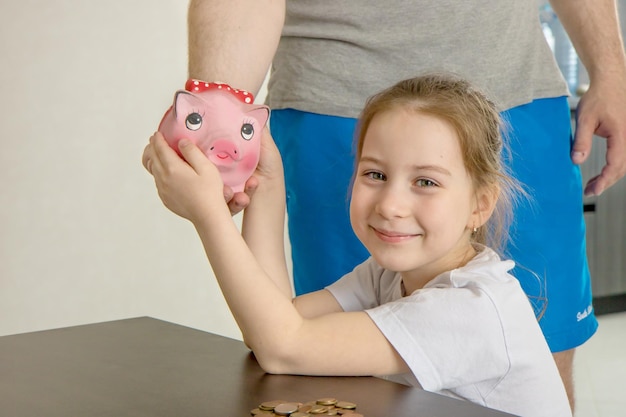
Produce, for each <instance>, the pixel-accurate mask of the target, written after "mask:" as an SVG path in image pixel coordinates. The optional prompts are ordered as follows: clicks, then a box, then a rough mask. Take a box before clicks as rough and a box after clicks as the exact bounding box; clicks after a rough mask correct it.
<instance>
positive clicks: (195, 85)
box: [185, 78, 254, 104]
mask: <svg viewBox="0 0 626 417" xmlns="http://www.w3.org/2000/svg"><path fill="white" fill-rule="evenodd" d="M185 90H187V91H190V92H192V93H201V92H203V91H209V90H224V91H228V92H229V93H231V94H232V95H234V96H235V97H237V98H238V99H239V100H240V101H242V102H243V103H246V104H250V103H252V102H254V96H253V95H252V93H250V92H248V91H246V90H238V89H236V88H232V87H231V86H230V85H228V84H224V83H208V82H206V81H200V80H194V79H193V78H192V79H189V80H187V82H186V83H185Z"/></svg>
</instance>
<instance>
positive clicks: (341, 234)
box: [270, 109, 369, 295]
mask: <svg viewBox="0 0 626 417" xmlns="http://www.w3.org/2000/svg"><path fill="white" fill-rule="evenodd" d="M355 125H356V120H354V119H349V118H343V117H333V116H324V115H319V114H313V113H307V112H301V111H296V110H291V109H287V110H275V111H273V112H272V117H271V119H270V128H271V131H272V136H273V137H274V140H275V141H276V145H277V146H278V149H279V150H280V153H281V156H282V158H283V164H284V167H285V186H286V189H287V220H288V228H289V240H290V243H291V254H292V256H291V257H292V260H293V278H294V286H295V290H296V294H298V295H300V294H304V293H308V292H311V291H316V290H319V289H321V288H324V287H325V286H327V285H329V284H331V283H333V282H335V281H336V280H338V279H339V278H341V277H342V276H343V275H344V274H346V273H348V272H350V271H351V270H352V269H353V268H354V267H355V266H356V265H358V264H360V263H361V262H363V261H364V260H365V259H367V257H368V256H369V255H368V253H367V251H366V249H365V248H364V247H363V245H362V244H361V242H359V240H358V239H357V237H356V236H355V235H354V232H353V231H352V227H351V225H350V218H349V188H350V181H351V178H352V172H353V163H354V151H353V137H354V128H355Z"/></svg>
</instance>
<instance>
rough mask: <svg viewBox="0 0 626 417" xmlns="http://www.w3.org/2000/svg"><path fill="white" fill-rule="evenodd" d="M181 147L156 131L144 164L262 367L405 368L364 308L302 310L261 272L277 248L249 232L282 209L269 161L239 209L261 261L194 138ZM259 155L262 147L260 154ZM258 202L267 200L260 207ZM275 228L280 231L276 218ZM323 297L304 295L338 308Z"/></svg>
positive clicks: (322, 370) (336, 371) (298, 370)
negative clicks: (199, 246) (189, 229)
mask: <svg viewBox="0 0 626 417" xmlns="http://www.w3.org/2000/svg"><path fill="white" fill-rule="evenodd" d="M266 140H267V137H266ZM270 140H271V139H270ZM180 148H181V149H180V150H181V153H182V154H183V156H184V157H185V159H186V160H187V162H188V163H185V162H184V161H182V160H181V159H180V158H179V157H178V155H177V154H176V152H174V151H173V150H172V149H171V148H169V146H168V145H167V143H166V142H165V140H164V139H163V137H162V136H161V135H160V134H158V133H157V134H155V135H154V136H153V137H152V138H151V143H150V145H148V147H147V148H146V151H145V153H144V165H145V166H146V167H147V168H148V170H149V171H150V172H151V173H152V174H153V175H154V177H155V182H156V185H157V188H158V190H159V195H160V197H161V199H162V200H163V203H164V204H165V205H166V206H167V207H168V208H169V209H170V210H172V211H173V212H175V213H176V214H178V215H180V216H183V217H185V218H187V219H189V220H190V221H191V222H192V223H193V224H194V226H195V228H196V230H197V231H198V234H199V236H200V239H201V240H202V243H203V245H204V248H205V251H206V254H207V257H208V259H209V262H210V263H211V266H212V267H213V271H214V272H215V276H216V278H217V281H218V283H219V285H220V288H221V290H222V292H223V294H224V298H225V299H226V301H227V303H228V306H229V308H230V310H231V312H232V313H233V316H234V318H235V320H236V321H237V324H238V325H239V328H240V329H241V331H242V334H243V336H244V338H245V340H246V343H247V344H248V345H249V346H250V347H251V348H252V350H253V351H254V353H255V355H256V357H257V360H258V361H259V363H260V364H261V366H262V367H263V369H265V370H266V371H268V372H272V373H293V374H307V375H381V374H394V373H401V372H406V371H407V370H408V368H407V366H406V364H405V363H404V361H403V360H402V359H401V358H400V356H399V355H398V354H397V352H396V351H395V349H394V348H393V347H392V346H391V345H390V344H389V342H388V341H387V339H386V338H385V337H384V336H383V334H382V333H381V332H380V331H379V330H378V328H377V327H376V325H375V324H374V322H373V321H372V320H371V319H370V318H369V316H368V315H367V314H366V313H364V312H351V313H345V312H337V313H330V314H323V313H324V312H323V311H319V310H318V311H315V314H308V313H306V311H308V312H311V311H312V310H310V309H304V310H303V312H304V314H301V313H300V312H299V311H298V309H296V307H295V306H294V304H293V303H292V300H291V297H290V296H289V295H287V294H286V293H285V288H284V286H283V281H282V278H281V279H277V280H275V279H273V278H272V277H270V275H269V273H268V271H270V270H271V271H272V273H275V272H274V269H277V270H280V269H281V268H282V266H277V265H278V263H279V262H277V259H278V257H279V254H278V251H277V250H276V249H272V250H270V251H267V252H266V251H265V249H263V248H260V247H259V246H261V245H262V243H263V242H262V238H261V235H260V234H259V235H258V236H257V235H256V234H257V233H261V232H264V230H265V229H266V228H267V227H269V225H270V224H274V226H275V225H277V224H279V223H280V221H279V220H278V218H279V217H281V216H278V215H275V214H269V216H268V220H267V225H263V224H257V222H262V221H263V214H264V213H266V214H268V213H270V212H272V210H273V209H274V208H276V207H278V206H279V205H280V210H283V207H282V205H283V204H284V199H280V200H278V198H277V197H278V196H282V195H283V193H284V191H283V190H284V189H283V187H282V175H278V176H274V175H273V174H272V175H269V174H267V175H266V174H265V173H264V171H263V169H264V168H263V167H267V166H268V165H260V167H261V168H260V170H259V172H258V177H259V186H258V188H257V190H256V191H255V193H254V196H253V198H252V199H253V204H252V206H251V207H250V210H251V211H250V213H246V215H248V216H249V218H248V219H247V220H246V222H248V224H247V225H246V228H247V230H246V231H245V234H247V235H248V236H247V238H248V239H249V240H250V241H251V242H250V245H251V246H253V247H254V250H255V251H257V252H258V253H259V256H260V254H261V253H267V256H269V257H271V258H272V260H271V261H269V262H266V261H263V263H262V262H260V261H259V260H257V258H256V257H255V255H254V253H253V251H252V249H251V247H249V246H248V244H246V241H244V239H243V238H242V236H241V234H240V233H239V230H238V229H237V227H236V225H235V224H234V222H233V221H232V218H231V214H230V211H229V209H228V206H227V205H226V203H225V202H224V197H223V195H222V191H223V190H222V187H223V183H222V181H221V178H220V176H219V172H218V171H217V168H215V166H214V165H213V164H212V163H211V162H210V161H208V159H207V158H206V157H205V156H204V154H202V152H201V151H200V150H199V149H198V148H197V147H195V146H194V145H192V144H190V143H188V142H184V141H182V142H181V145H180ZM265 149H266V150H267V149H268V147H266V148H265ZM264 155H265V156H264ZM266 156H267V155H266V154H264V153H262V156H261V157H262V158H265V157H266ZM270 165H271V164H270ZM271 172H274V171H271ZM281 198H284V197H281ZM262 203H263V204H267V205H268V207H261V204H262ZM280 230H281V232H280V234H282V224H281V226H280ZM268 232H269V233H270V234H271V236H272V237H271V239H272V240H273V241H275V240H276V239H278V234H279V233H278V232H276V231H268ZM281 239H282V236H281ZM279 274H281V275H282V274H283V273H282V272H279ZM274 278H276V277H274ZM311 297H313V298H311ZM328 297H332V295H330V293H328V292H327V291H320V292H318V293H314V294H312V295H311V296H310V297H306V299H307V300H308V301H311V302H313V303H312V304H311V305H315V303H314V301H315V300H317V301H319V302H320V303H329V304H328V305H330V306H333V305H334V306H335V307H334V308H335V309H336V308H338V306H337V304H336V302H335V301H333V300H332V299H331V298H328ZM303 300H304V298H303ZM333 303H335V304H333ZM305 310H306V311H305ZM333 311H334V310H333ZM319 314H321V315H319ZM312 316H315V317H312Z"/></svg>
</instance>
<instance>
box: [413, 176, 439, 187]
mask: <svg viewBox="0 0 626 417" xmlns="http://www.w3.org/2000/svg"><path fill="white" fill-rule="evenodd" d="M415 185H417V186H418V187H423V188H427V187H436V186H437V183H436V182H434V181H432V180H429V179H426V178H420V179H419V180H417V181H416V182H415Z"/></svg>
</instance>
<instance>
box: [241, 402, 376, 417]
mask: <svg viewBox="0 0 626 417" xmlns="http://www.w3.org/2000/svg"><path fill="white" fill-rule="evenodd" d="M250 414H251V415H253V416H255V417H272V416H277V417H284V416H287V417H322V416H343V415H345V416H346V417H364V416H363V414H360V413H357V412H356V404H355V403H352V402H350V401H337V399H335V398H320V399H319V400H315V401H309V402H306V403H300V402H293V401H283V400H273V401H265V402H263V403H261V404H259V406H258V407H257V408H255V409H253V410H251V411H250Z"/></svg>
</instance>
